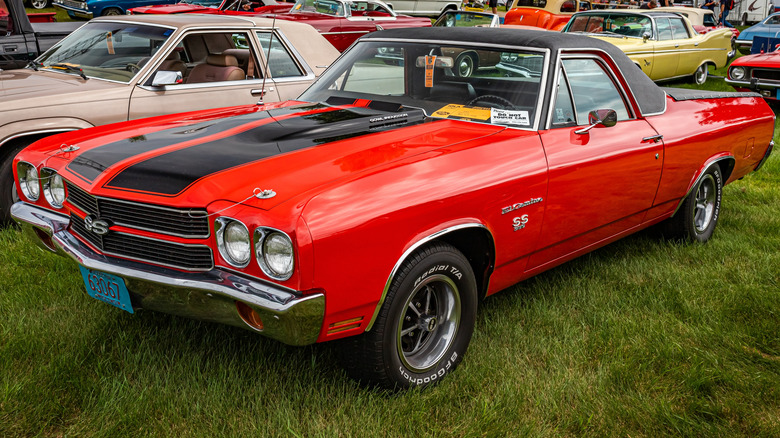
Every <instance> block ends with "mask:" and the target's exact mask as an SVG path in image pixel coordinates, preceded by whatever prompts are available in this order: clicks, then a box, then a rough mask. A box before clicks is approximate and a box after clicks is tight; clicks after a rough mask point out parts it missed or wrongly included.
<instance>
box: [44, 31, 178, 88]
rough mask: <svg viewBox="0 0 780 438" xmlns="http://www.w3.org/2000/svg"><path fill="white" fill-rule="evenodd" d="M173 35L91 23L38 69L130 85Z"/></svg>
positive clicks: (52, 52)
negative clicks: (81, 74)
mask: <svg viewBox="0 0 780 438" xmlns="http://www.w3.org/2000/svg"><path fill="white" fill-rule="evenodd" d="M172 33H173V29H169V28H165V27H156V26H145V25H139V24H132V23H109V22H90V23H87V24H86V25H84V26H82V27H81V28H79V29H78V30H77V31H75V32H73V33H72V34H70V35H68V37H67V38H65V39H64V40H62V42H61V43H60V44H59V45H57V46H55V47H52V48H51V49H50V50H49V51H47V52H46V53H44V54H43V55H41V56H40V57H39V58H38V59H37V60H36V61H37V62H39V63H40V65H39V67H42V68H49V69H51V70H54V71H62V72H66V73H73V72H74V71H78V69H81V71H82V72H83V73H84V74H85V75H86V76H88V77H90V78H100V79H107V80H112V81H119V82H129V81H130V80H131V79H132V78H133V76H135V74H136V73H138V70H139V69H140V68H141V67H143V65H144V64H146V62H148V61H149V59H150V58H151V57H152V55H154V54H155V53H156V52H157V50H158V49H159V48H160V47H161V46H162V45H163V43H165V41H166V40H167V39H168V37H170V35H171V34H172Z"/></svg>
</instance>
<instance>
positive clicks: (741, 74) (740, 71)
mask: <svg viewBox="0 0 780 438" xmlns="http://www.w3.org/2000/svg"><path fill="white" fill-rule="evenodd" d="M729 73H730V74H731V79H736V80H738V81H741V80H742V79H745V76H747V75H746V74H745V73H746V72H745V68H744V67H731V71H730V72H729Z"/></svg>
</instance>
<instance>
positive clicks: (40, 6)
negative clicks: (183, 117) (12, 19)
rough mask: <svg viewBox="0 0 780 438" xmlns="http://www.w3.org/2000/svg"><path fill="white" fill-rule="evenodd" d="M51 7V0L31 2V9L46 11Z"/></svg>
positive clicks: (33, 0)
mask: <svg viewBox="0 0 780 438" xmlns="http://www.w3.org/2000/svg"><path fill="white" fill-rule="evenodd" d="M49 6H51V0H30V7H31V8H33V9H44V8H48V7H49Z"/></svg>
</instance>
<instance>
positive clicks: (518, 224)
mask: <svg viewBox="0 0 780 438" xmlns="http://www.w3.org/2000/svg"><path fill="white" fill-rule="evenodd" d="M527 223H528V215H527V214H524V215H522V216H520V217H516V218H514V219H513V220H512V225H514V226H515V231H517V230H522V229H523V228H525V224H527Z"/></svg>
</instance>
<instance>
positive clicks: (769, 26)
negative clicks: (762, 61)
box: [737, 12, 780, 55]
mask: <svg viewBox="0 0 780 438" xmlns="http://www.w3.org/2000/svg"><path fill="white" fill-rule="evenodd" d="M753 37H764V38H769V39H773V38H780V12H776V13H774V14H772V15H770V16H768V17H766V18H765V19H764V20H763V21H761V22H760V23H757V24H755V25H753V26H750V27H748V28H747V29H745V30H743V31H742V32H740V33H739V36H738V37H737V48H738V49H739V51H740V53H742V54H743V55H747V54H749V53H751V48H752V47H753Z"/></svg>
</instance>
